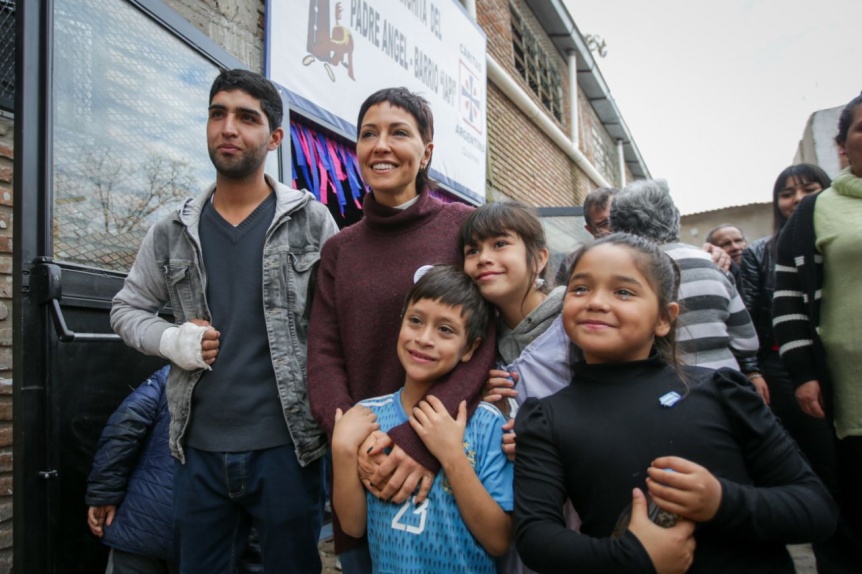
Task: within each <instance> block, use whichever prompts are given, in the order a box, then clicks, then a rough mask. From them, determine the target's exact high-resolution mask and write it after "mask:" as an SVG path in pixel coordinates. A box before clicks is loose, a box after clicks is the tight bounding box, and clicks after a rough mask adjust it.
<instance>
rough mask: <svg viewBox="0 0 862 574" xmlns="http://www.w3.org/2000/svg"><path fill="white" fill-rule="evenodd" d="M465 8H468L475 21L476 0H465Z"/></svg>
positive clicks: (468, 12)
mask: <svg viewBox="0 0 862 574" xmlns="http://www.w3.org/2000/svg"><path fill="white" fill-rule="evenodd" d="M464 8H466V9H467V14H469V15H470V18H472V19H473V21H474V22H475V21H476V0H464Z"/></svg>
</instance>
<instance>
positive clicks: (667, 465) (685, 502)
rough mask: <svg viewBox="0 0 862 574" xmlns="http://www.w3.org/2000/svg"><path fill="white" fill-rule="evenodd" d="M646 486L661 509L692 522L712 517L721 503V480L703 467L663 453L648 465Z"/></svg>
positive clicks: (704, 520)
mask: <svg viewBox="0 0 862 574" xmlns="http://www.w3.org/2000/svg"><path fill="white" fill-rule="evenodd" d="M647 475H648V476H647V488H648V489H649V493H650V496H652V499H653V500H654V501H655V503H656V504H657V505H658V506H659V508H661V509H662V510H666V511H668V512H672V513H674V514H677V515H679V516H681V517H683V518H687V519H689V520H693V521H695V522H706V521H708V520H712V518H713V517H714V516H715V513H716V512H718V507H719V505H720V504H721V483H720V482H719V481H718V479H717V478H715V476H713V474H712V473H711V472H709V471H708V470H707V469H706V468H704V467H702V466H700V465H699V464H696V463H694V462H691V461H690V460H686V459H684V458H680V457H678V456H663V457H659V458H657V459H655V460H654V461H653V462H652V466H650V467H649V468H648V469H647Z"/></svg>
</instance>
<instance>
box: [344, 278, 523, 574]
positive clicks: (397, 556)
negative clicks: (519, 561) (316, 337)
mask: <svg viewBox="0 0 862 574" xmlns="http://www.w3.org/2000/svg"><path fill="white" fill-rule="evenodd" d="M489 315H490V310H489V307H488V304H487V303H486V302H485V300H484V299H483V298H482V295H481V293H479V290H478V288H477V287H476V286H475V284H474V283H473V282H472V280H471V279H470V278H469V277H468V276H467V275H465V274H464V272H463V271H461V270H460V269H458V268H456V267H454V266H451V265H438V266H435V267H432V268H431V269H430V270H429V271H428V272H427V273H425V275H423V276H422V278H421V279H419V281H417V282H416V284H415V285H414V286H413V288H412V289H411V290H410V292H409V293H408V294H407V300H406V303H405V306H404V312H403V314H402V322H401V331H400V333H399V335H398V345H397V353H398V358H399V360H400V361H401V364H402V365H403V366H404V370H405V371H406V378H405V382H404V387H403V388H402V389H401V390H399V391H398V392H396V393H393V394H391V395H386V396H382V397H377V398H373V399H368V400H365V401H361V402H360V403H359V404H357V405H356V406H355V407H353V408H352V409H350V410H349V411H347V412H346V413H342V412H341V410H340V409H339V410H338V411H337V412H336V419H335V420H336V423H335V430H334V432H333V436H332V460H333V475H334V484H333V493H332V502H333V507H334V509H335V513H336V515H337V516H338V519H339V521H340V522H341V526H342V528H343V529H344V532H345V533H346V534H349V535H350V536H356V537H361V536H362V535H363V534H365V533H366V531H367V534H368V543H369V548H370V551H371V558H372V562H373V568H374V572H375V573H386V572H398V573H411V572H415V573H428V572H434V573H437V572H477V573H478V572H488V573H493V572H496V566H495V560H494V558H493V557H494V556H500V555H503V554H505V553H506V551H507V550H508V549H509V544H510V542H511V530H512V524H511V516H510V514H509V513H510V512H511V511H512V506H513V497H512V464H511V462H509V460H508V459H507V458H506V456H505V454H504V453H503V451H502V449H501V448H500V444H501V441H502V429H501V426H502V424H503V423H504V422H505V419H504V417H503V415H502V414H501V413H500V411H498V410H497V409H496V408H495V407H493V406H491V405H490V404H488V403H480V404H479V407H478V408H477V409H476V411H475V412H474V413H473V415H472V416H471V417H470V418H469V420H468V418H467V406H466V403H465V402H462V403H461V405H460V408H459V410H458V415H457V418H454V419H453V418H452V416H451V415H449V413H448V412H447V411H446V409H445V407H444V406H443V404H442V403H441V402H440V401H439V400H437V398H436V397H434V396H431V395H428V396H426V393H427V392H428V390H429V389H430V388H431V387H432V386H433V385H434V383H435V382H436V381H437V380H438V379H440V378H441V377H443V376H444V375H446V374H447V373H449V372H450V371H451V370H452V369H453V368H455V366H456V365H457V364H458V363H459V362H466V361H469V360H470V358H471V357H472V356H473V353H474V352H475V350H476V348H477V347H478V346H479V344H480V343H481V335H482V334H483V333H484V332H485V327H486V325H487V323H488V319H489ZM407 420H409V421H410V424H411V426H412V427H413V428H414V429H415V430H416V433H417V434H418V435H419V437H420V438H421V439H422V441H423V442H424V443H425V446H426V447H427V448H428V450H429V451H430V452H431V454H433V455H434V456H435V457H436V458H437V460H439V461H440V465H441V468H442V470H441V472H439V473H438V474H437V476H436V477H432V476H429V477H426V480H433V481H434V482H433V485H432V487H431V491H430V493H429V495H428V498H427V499H426V500H424V501H423V502H422V503H421V504H418V505H417V504H416V503H415V498H414V499H411V500H408V501H407V502H405V503H404V504H392V503H389V502H385V501H381V500H379V499H377V498H376V497H374V496H373V495H371V494H370V493H367V492H366V491H365V488H364V487H363V485H362V483H361V482H360V479H359V476H358V474H357V450H358V448H359V446H360V445H361V444H362V443H363V442H364V440H365V439H366V437H367V436H368V435H369V434H370V433H371V432H373V431H375V430H377V429H378V428H380V429H381V430H383V431H388V430H389V429H390V428H392V427H394V426H396V425H399V424H402V423H403V422H405V421H407Z"/></svg>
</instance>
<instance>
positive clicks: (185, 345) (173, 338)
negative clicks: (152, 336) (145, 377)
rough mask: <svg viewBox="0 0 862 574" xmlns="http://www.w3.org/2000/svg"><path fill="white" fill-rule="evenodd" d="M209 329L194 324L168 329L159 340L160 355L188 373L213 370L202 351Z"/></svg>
mask: <svg viewBox="0 0 862 574" xmlns="http://www.w3.org/2000/svg"><path fill="white" fill-rule="evenodd" d="M207 329H209V327H201V326H199V325H195V324H194V323H183V324H182V325H180V326H179V327H168V328H167V329H166V330H165V332H164V333H162V338H161V339H160V340H159V353H161V354H162V356H163V357H165V358H166V359H170V360H171V362H172V363H174V364H175V365H177V366H178V367H180V368H181V369H185V370H187V371H197V370H198V369H207V370H211V369H210V366H209V365H207V364H206V363H205V362H204V360H203V355H202V349H201V341H202V340H203V337H204V331H206V330H207Z"/></svg>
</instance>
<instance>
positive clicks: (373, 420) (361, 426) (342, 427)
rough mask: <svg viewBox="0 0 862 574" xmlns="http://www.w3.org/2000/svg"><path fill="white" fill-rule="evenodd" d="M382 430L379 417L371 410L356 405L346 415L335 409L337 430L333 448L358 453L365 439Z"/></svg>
mask: <svg viewBox="0 0 862 574" xmlns="http://www.w3.org/2000/svg"><path fill="white" fill-rule="evenodd" d="M379 428H380V424H379V423H378V422H377V415H375V414H374V413H373V412H372V411H371V409H369V408H368V407H364V406H362V405H356V406H355V407H353V408H351V409H350V410H348V411H347V412H346V413H345V412H342V411H341V409H335V428H334V429H333V431H332V448H339V449H343V450H344V451H348V452H350V453H351V454H354V453H356V451H357V449H358V448H359V445H361V444H362V443H363V442H364V441H365V438H366V437H367V436H368V435H370V434H371V433H373V432H374V431H376V430H377V429H379Z"/></svg>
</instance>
